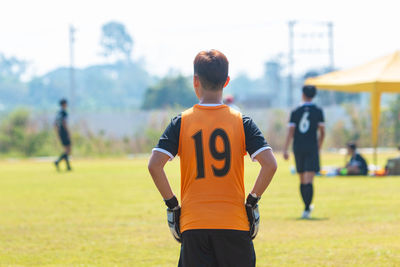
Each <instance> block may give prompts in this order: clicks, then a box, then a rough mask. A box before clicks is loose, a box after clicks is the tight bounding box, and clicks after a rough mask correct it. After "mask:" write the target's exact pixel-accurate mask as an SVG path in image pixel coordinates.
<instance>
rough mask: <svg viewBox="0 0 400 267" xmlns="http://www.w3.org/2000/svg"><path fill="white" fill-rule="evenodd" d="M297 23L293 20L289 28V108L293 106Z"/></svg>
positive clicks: (289, 23)
mask: <svg viewBox="0 0 400 267" xmlns="http://www.w3.org/2000/svg"><path fill="white" fill-rule="evenodd" d="M295 24H296V21H294V20H291V21H289V22H288V26H289V52H288V95H287V97H288V98H287V100H288V103H287V104H288V106H289V107H290V108H291V107H292V106H293V64H294V59H293V54H294V51H293V50H294V25H295Z"/></svg>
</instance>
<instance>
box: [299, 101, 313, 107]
mask: <svg viewBox="0 0 400 267" xmlns="http://www.w3.org/2000/svg"><path fill="white" fill-rule="evenodd" d="M301 105H302V106H311V105H314V103H313V102H311V101H310V102H302V103H301Z"/></svg>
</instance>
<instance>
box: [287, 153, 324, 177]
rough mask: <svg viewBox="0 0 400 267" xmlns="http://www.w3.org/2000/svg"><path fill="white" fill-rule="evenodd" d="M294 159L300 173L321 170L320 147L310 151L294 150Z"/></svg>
mask: <svg viewBox="0 0 400 267" xmlns="http://www.w3.org/2000/svg"><path fill="white" fill-rule="evenodd" d="M293 152H294V159H295V161H296V169H297V172H298V173H303V172H319V170H320V167H319V153H318V149H315V150H314V149H313V150H310V151H299V150H294V151H293Z"/></svg>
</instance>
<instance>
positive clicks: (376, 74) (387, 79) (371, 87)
mask: <svg viewBox="0 0 400 267" xmlns="http://www.w3.org/2000/svg"><path fill="white" fill-rule="evenodd" d="M306 84H309V85H315V86H316V87H317V88H318V89H321V90H335V91H342V92H350V93H357V92H370V93H371V118H372V144H373V146H374V161H375V164H376V160H377V157H376V148H377V145H378V127H379V119H380V100H381V94H382V93H400V50H399V51H396V52H395V53H393V54H390V55H387V56H384V57H381V58H378V59H376V60H373V61H371V62H369V63H367V64H364V65H361V66H358V67H354V68H352V69H348V70H342V71H334V72H331V73H327V74H325V75H321V76H318V77H315V78H309V79H307V80H306Z"/></svg>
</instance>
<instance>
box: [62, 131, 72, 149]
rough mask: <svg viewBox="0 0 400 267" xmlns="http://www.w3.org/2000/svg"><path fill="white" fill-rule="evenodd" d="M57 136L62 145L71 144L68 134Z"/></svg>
mask: <svg viewBox="0 0 400 267" xmlns="http://www.w3.org/2000/svg"><path fill="white" fill-rule="evenodd" d="M59 136H60V140H61V143H62V145H63V146H69V145H71V139H69V136H68V134H59Z"/></svg>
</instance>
